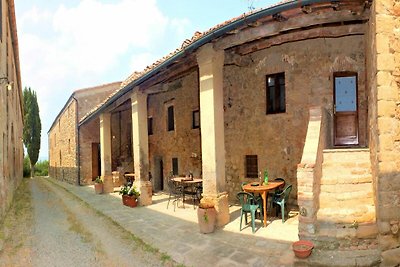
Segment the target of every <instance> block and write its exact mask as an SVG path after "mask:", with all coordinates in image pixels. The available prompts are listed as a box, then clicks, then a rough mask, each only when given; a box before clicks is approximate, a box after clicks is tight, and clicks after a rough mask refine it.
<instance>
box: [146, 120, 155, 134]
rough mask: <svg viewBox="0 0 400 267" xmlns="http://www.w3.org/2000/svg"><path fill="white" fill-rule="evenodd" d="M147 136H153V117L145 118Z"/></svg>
mask: <svg viewBox="0 0 400 267" xmlns="http://www.w3.org/2000/svg"><path fill="white" fill-rule="evenodd" d="M147 134H148V135H153V134H154V132H153V117H148V118H147Z"/></svg>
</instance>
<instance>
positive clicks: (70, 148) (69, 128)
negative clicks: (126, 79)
mask: <svg viewBox="0 0 400 267" xmlns="http://www.w3.org/2000/svg"><path fill="white" fill-rule="evenodd" d="M120 84H121V82H115V83H110V84H104V85H100V86H96V87H91V88H85V89H80V90H76V91H75V92H73V93H72V95H71V96H70V97H69V99H68V101H67V102H66V104H65V105H64V107H63V108H62V109H61V111H60V113H59V114H58V115H57V116H56V118H55V119H54V121H53V123H52V125H51V127H50V130H49V131H48V137H49V138H48V140H49V147H50V150H49V175H50V176H51V177H57V178H58V179H60V180H63V181H66V182H69V183H72V184H78V185H79V184H84V183H85V182H86V180H83V181H81V177H85V178H87V180H88V181H91V180H92V178H96V177H97V176H100V170H99V167H100V165H99V145H100V136H99V133H100V130H99V129H100V126H99V122H98V120H97V121H96V120H93V121H91V122H90V123H87V124H85V125H83V126H81V127H78V122H79V120H81V119H82V117H83V116H84V115H85V114H87V113H88V112H89V111H90V110H92V109H93V108H94V107H96V106H97V105H99V104H100V103H102V102H103V101H104V100H105V99H106V98H107V96H109V95H110V94H111V93H113V92H114V91H115V90H117V89H119V87H120ZM92 160H93V161H92ZM131 160H132V159H131ZM92 162H93V164H92ZM78 166H81V167H80V168H78Z"/></svg>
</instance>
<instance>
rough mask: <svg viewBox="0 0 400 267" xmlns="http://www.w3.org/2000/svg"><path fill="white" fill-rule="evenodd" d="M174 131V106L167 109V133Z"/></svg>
mask: <svg viewBox="0 0 400 267" xmlns="http://www.w3.org/2000/svg"><path fill="white" fill-rule="evenodd" d="M174 130H175V121H174V106H169V107H168V131H174Z"/></svg>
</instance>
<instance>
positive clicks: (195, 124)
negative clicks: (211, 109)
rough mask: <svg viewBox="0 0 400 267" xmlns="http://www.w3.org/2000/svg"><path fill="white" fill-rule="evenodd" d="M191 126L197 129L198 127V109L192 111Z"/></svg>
mask: <svg viewBox="0 0 400 267" xmlns="http://www.w3.org/2000/svg"><path fill="white" fill-rule="evenodd" d="M192 128H193V129H198V128H200V111H199V110H195V111H193V113H192Z"/></svg>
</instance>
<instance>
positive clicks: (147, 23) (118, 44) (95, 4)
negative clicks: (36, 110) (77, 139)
mask: <svg viewBox="0 0 400 267" xmlns="http://www.w3.org/2000/svg"><path fill="white" fill-rule="evenodd" d="M17 16H18V17H17V19H18V21H17V23H18V37H19V46H20V61H21V62H20V63H21V72H22V73H21V76H22V82H23V85H24V86H30V87H31V88H32V89H34V90H36V91H37V94H38V101H39V105H40V113H41V118H42V125H43V126H44V128H43V130H44V131H43V133H42V136H43V138H42V145H44V146H43V149H42V151H41V154H42V155H46V154H47V140H46V138H47V134H45V133H46V132H47V130H48V128H47V127H49V125H50V124H51V123H52V121H53V119H54V118H55V116H56V115H57V113H58V112H59V111H60V110H61V108H62V107H63V105H64V104H65V101H67V98H68V96H69V95H70V94H71V93H72V91H73V90H76V89H79V88H83V87H88V86H95V85H98V84H102V83H105V82H112V81H114V80H124V79H125V78H127V77H121V75H126V74H128V75H129V74H130V73H131V72H133V71H134V70H141V69H143V68H145V67H146V66H147V65H150V64H151V63H152V62H154V61H156V60H157V59H158V58H160V57H159V56H158V55H159V53H156V52H152V50H154V48H156V47H160V43H163V42H166V40H164V38H168V39H174V38H177V37H176V36H177V35H178V36H179V35H182V34H183V32H184V29H185V27H186V25H187V24H188V21H186V20H180V21H179V20H171V19H170V18H168V17H167V16H165V15H164V14H163V13H162V11H161V10H160V9H159V8H158V7H157V3H156V0H146V1H143V0H116V1H113V2H111V1H101V0H82V1H79V2H78V4H77V5H75V6H71V5H69V6H68V7H67V6H65V5H60V6H58V7H57V8H56V9H53V10H51V9H50V8H49V7H46V6H45V7H40V8H37V7H35V6H33V7H32V8H30V9H29V10H26V11H25V12H23V13H21V14H17ZM171 30H172V31H171ZM167 31H168V32H169V33H168V34H167V33H166V32H167ZM171 34H173V35H174V37H173V36H172V35H171ZM179 37H180V36H179ZM179 37H178V38H179ZM134 52H135V55H133V54H134ZM130 68H131V69H130ZM128 75H127V76H128Z"/></svg>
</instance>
